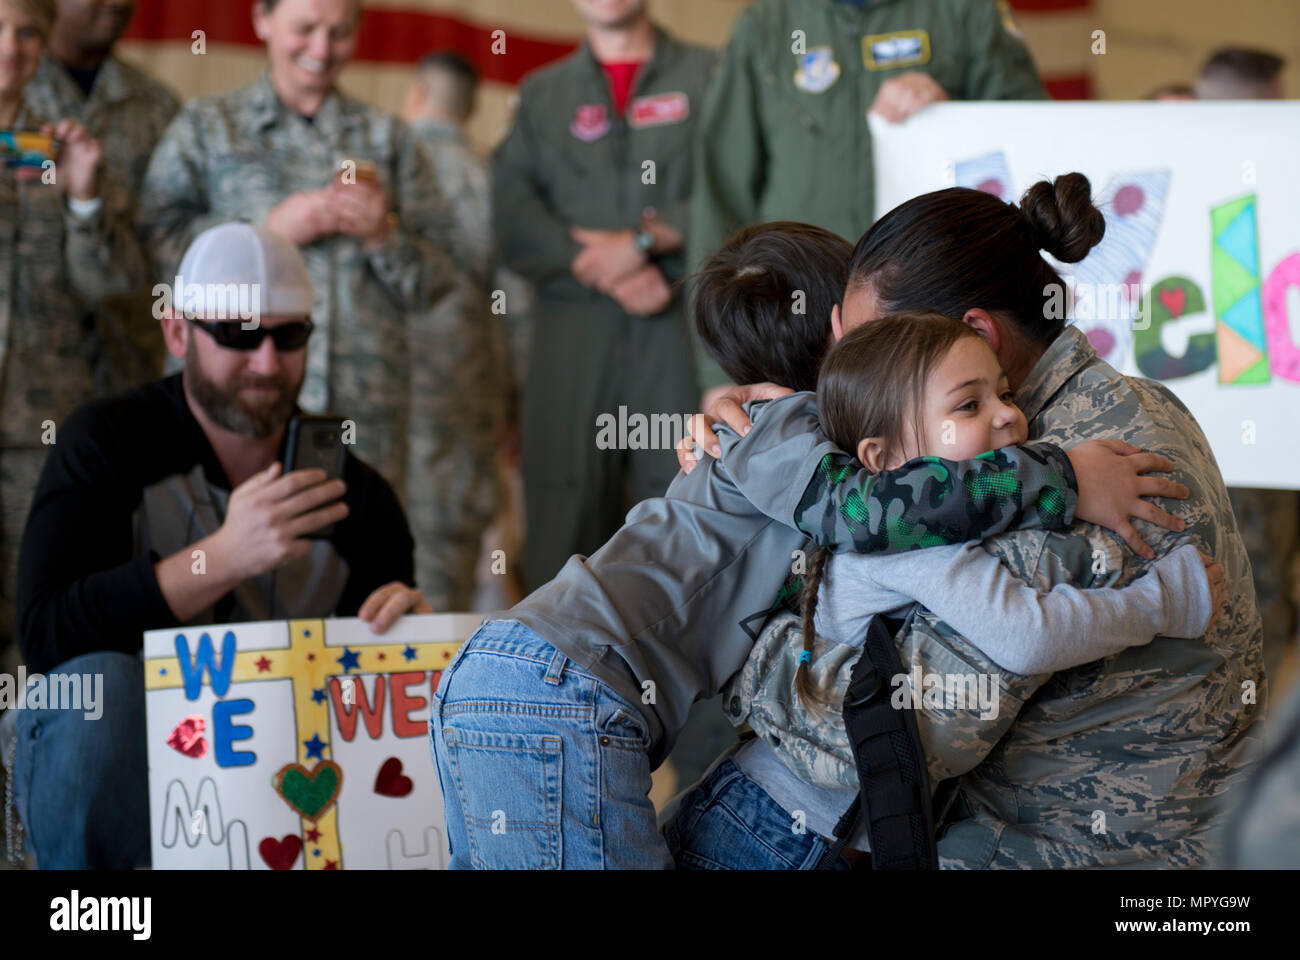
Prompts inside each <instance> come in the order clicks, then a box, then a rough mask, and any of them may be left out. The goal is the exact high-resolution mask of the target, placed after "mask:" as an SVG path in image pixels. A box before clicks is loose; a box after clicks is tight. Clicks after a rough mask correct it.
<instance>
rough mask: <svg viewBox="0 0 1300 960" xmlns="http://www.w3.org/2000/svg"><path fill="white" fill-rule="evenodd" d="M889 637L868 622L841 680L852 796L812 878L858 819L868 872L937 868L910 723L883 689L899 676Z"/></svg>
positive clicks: (923, 773) (926, 782)
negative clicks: (853, 767) (867, 844)
mask: <svg viewBox="0 0 1300 960" xmlns="http://www.w3.org/2000/svg"><path fill="white" fill-rule="evenodd" d="M894 633H895V631H894V630H893V629H891V628H890V625H889V623H888V622H887V621H886V620H885V618H883V617H880V616H876V617H872V618H871V622H870V623H869V624H868V626H867V637H866V642H865V644H864V645H863V651H862V656H861V657H859V658H858V662H857V663H856V664H854V666H853V673H852V675H851V676H850V678H849V688H848V691H847V693H846V694H845V697H844V727H845V729H846V730H847V731H848V735H849V745H850V746H851V747H852V749H853V756H854V759H855V761H856V762H857V767H858V784H859V794H858V797H857V799H855V800H854V802H853V805H852V806H851V807H850V808H849V809H848V811H847V812H846V813H845V814H844V816H843V817H841V818H840V821H839V823H837V824H836V825H835V842H834V843H833V844H832V845H831V846H830V847H829V848H828V849H827V850H826V853H825V854H824V855H823V856H822V858H821V860H820V861H818V864H817V867H816V869H818V870H826V869H830V868H831V867H832V866H833V865H834V863H835V861H836V860H837V859H838V858H839V856H840V853H841V852H842V851H843V849H844V846H845V844H846V843H847V842H848V840H849V837H850V836H852V834H853V831H854V830H855V829H856V827H857V824H858V821H859V820H860V819H863V818H865V819H866V821H867V832H868V836H869V838H870V840H871V866H872V869H876V870H937V869H938V868H939V851H938V848H937V846H936V845H935V841H934V829H935V824H934V811H933V808H932V805H931V801H930V774H929V771H928V769H927V768H926V763H925V751H924V749H923V748H922V746H921V736H920V732H919V730H918V728H917V725H916V717H915V716H914V715H913V713H912V711H911V710H910V709H901V710H900V709H895V708H894V707H893V706H892V705H891V704H890V699H891V696H892V692H893V689H892V686H891V684H890V681H891V680H892V678H893V677H895V676H898V675H899V674H903V673H905V671H904V670H903V663H902V660H901V659H900V658H899V656H898V649H897V648H896V647H895V646H894Z"/></svg>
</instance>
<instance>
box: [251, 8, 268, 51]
mask: <svg viewBox="0 0 1300 960" xmlns="http://www.w3.org/2000/svg"><path fill="white" fill-rule="evenodd" d="M253 35H254V36H256V37H257V39H258V40H261V41H262V42H263V43H266V8H265V7H263V6H262V3H261V0H257V2H255V3H254V4H253Z"/></svg>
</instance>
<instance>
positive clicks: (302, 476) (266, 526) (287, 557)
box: [208, 462, 348, 580]
mask: <svg viewBox="0 0 1300 960" xmlns="http://www.w3.org/2000/svg"><path fill="white" fill-rule="evenodd" d="M281 469H282V468H281V466H280V464H279V463H278V462H277V463H273V464H271V467H270V469H268V470H263V471H261V472H260V473H256V474H254V475H253V476H251V477H249V478H248V479H247V480H245V481H244V482H243V483H241V484H240V485H239V486H238V487H236V488H235V489H234V490H232V491H231V493H230V502H229V504H228V506H227V507H226V522H225V523H223V524H222V525H221V529H220V530H218V531H217V532H216V533H215V534H213V536H212V537H211V538H210V539H211V540H212V541H213V543H212V548H213V550H214V551H215V552H216V554H217V556H216V557H215V558H210V559H209V561H208V562H209V565H210V566H216V567H219V568H220V569H223V570H227V569H228V570H230V571H231V572H232V573H234V574H236V575H237V579H238V580H246V579H248V578H249V577H256V576H259V575H260V574H263V573H267V572H269V571H271V570H274V569H276V568H277V567H281V566H283V565H284V564H286V563H288V562H290V561H291V560H297V559H299V558H301V557H305V556H306V555H307V554H308V552H310V550H311V540H309V539H307V538H308V535H309V534H312V533H314V532H315V531H317V530H319V529H320V528H322V527H324V526H327V525H329V524H331V523H337V522H338V521H340V520H342V519H343V518H344V517H346V516H347V515H348V506H347V504H346V503H343V502H342V501H341V500H340V499H339V498H341V497H342V496H343V494H344V492H345V491H346V490H347V486H346V485H345V484H344V483H343V481H342V480H329V479H327V478H326V475H325V471H324V470H320V469H317V468H314V467H313V468H310V469H306V470H294V471H293V472H292V473H287V474H284V475H283V476H281ZM335 501H338V502H335Z"/></svg>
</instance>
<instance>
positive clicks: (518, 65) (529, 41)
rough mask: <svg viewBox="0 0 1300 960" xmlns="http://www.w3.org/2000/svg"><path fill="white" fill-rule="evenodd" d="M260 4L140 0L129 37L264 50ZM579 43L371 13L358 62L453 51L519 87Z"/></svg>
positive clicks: (442, 19) (428, 17) (441, 17)
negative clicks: (255, 14) (499, 40)
mask: <svg viewBox="0 0 1300 960" xmlns="http://www.w3.org/2000/svg"><path fill="white" fill-rule="evenodd" d="M254 2H255V0H219V2H216V3H204V4H202V5H200V6H199V9H198V10H197V11H196V10H195V9H194V8H193V6H191V5H189V4H180V3H176V2H175V0H140V3H139V7H138V9H137V10H136V14H135V19H134V20H132V21H131V26H130V27H129V28H128V30H127V32H126V34H125V37H126V38H127V39H129V40H163V41H174V40H183V41H185V42H186V43H189V42H192V40H193V36H192V35H193V32H194V31H195V30H202V31H203V32H204V37H205V39H206V42H208V43H226V44H237V45H241V46H254V47H260V46H261V45H262V41H260V40H258V39H257V35H256V34H254V33H253V19H252V8H253V3H254ZM496 29H503V30H505V34H506V36H505V42H506V52H505V53H504V54H494V53H493V52H492V44H493V37H492V34H493V32H494V30H496ZM576 46H577V44H576V43H557V42H555V41H553V40H541V39H538V38H536V37H530V36H528V35H527V34H521V33H519V32H518V31H516V30H513V29H508V30H506V29H505V28H504V27H501V28H496V27H483V26H479V25H478V24H473V23H469V22H468V21H465V20H461V19H459V18H457V17H451V16H447V15H445V14H438V13H427V12H423V11H417V10H390V9H379V10H371V9H367V10H366V15H365V19H364V20H363V22H362V26H361V36H360V37H359V39H358V42H357V52H356V56H355V59H357V60H365V61H370V62H374V63H414V62H415V61H416V60H418V59H419V58H420V57H422V56H423V55H424V54H426V53H428V52H430V51H431V50H442V49H453V50H457V51H459V52H460V53H461V54H463V55H464V56H465V57H467V58H468V59H469V60H470V62H471V63H473V64H474V66H475V67H476V68H477V69H478V71H479V73H480V74H481V75H482V77H483V78H484V79H485V80H496V81H499V82H501V83H509V84H517V83H518V82H519V81H520V80H521V79H522V78H523V76H524V75H525V74H527V73H528V72H530V71H532V70H535V69H537V68H538V67H541V66H545V65H546V64H548V63H550V62H552V61H554V60H558V59H559V58H560V57H563V56H565V55H567V54H569V53H571V52H572V51H573V50H574V48H575V47H576Z"/></svg>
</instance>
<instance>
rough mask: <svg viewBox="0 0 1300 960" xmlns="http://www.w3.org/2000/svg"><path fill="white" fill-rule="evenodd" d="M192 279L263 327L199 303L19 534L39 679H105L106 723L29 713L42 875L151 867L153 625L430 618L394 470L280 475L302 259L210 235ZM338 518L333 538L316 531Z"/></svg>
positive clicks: (302, 319) (48, 484)
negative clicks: (149, 649) (240, 304)
mask: <svg viewBox="0 0 1300 960" xmlns="http://www.w3.org/2000/svg"><path fill="white" fill-rule="evenodd" d="M180 276H181V277H182V278H184V284H185V289H186V290H194V289H195V288H194V286H193V285H194V284H200V285H201V289H204V290H217V289H224V290H232V289H236V288H235V287H230V286H228V285H230V284H240V285H248V286H244V287H242V288H240V289H241V290H242V292H243V294H244V298H245V299H244V303H246V304H248V305H250V306H251V305H252V304H254V303H255V304H256V305H257V307H258V308H259V315H258V319H257V323H256V324H248V323H242V322H241V320H240V318H238V317H234V318H231V319H213V318H212V316H211V315H210V314H211V313H212V312H213V311H207V313H208V314H209V315H207V316H193V315H188V316H187V315H185V314H183V313H181V312H180V311H179V308H180V307H182V306H186V305H188V303H189V301H188V299H187V301H186V303H177V304H176V305H175V307H176V308H177V309H173V310H168V311H167V312H166V313H165V314H164V316H163V319H162V325H163V333H164V335H165V337H166V340H167V347H168V349H169V350H170V351H171V352H172V354H173V355H175V356H176V357H180V358H183V359H184V369H183V371H182V372H181V373H180V374H177V375H175V376H171V377H167V378H166V379H163V380H160V381H158V382H157V383H154V384H151V385H149V386H147V387H143V388H141V389H139V390H134V391H132V392H130V393H127V394H125V395H123V396H120V397H117V398H114V399H111V400H104V401H97V402H95V403H91V404H88V405H86V406H84V407H82V408H81V409H80V410H78V411H77V412H76V413H75V414H73V416H72V417H71V418H69V420H68V421H67V423H66V424H59V425H58V428H57V429H58V433H57V442H56V443H55V445H54V446H53V447H52V448H51V451H50V455H49V457H48V459H47V460H46V463H45V469H44V472H43V473H42V475H41V480H40V484H39V485H38V487H37V489H36V497H35V502H34V504H33V507H32V511H31V515H30V517H29V519H28V521H27V527H26V530H25V532H24V536H23V543H22V552H21V561H20V564H19V589H18V628H19V629H18V632H19V636H20V639H21V643H22V650H23V654H24V656H25V659H26V663H27V667H28V670H29V672H40V673H55V674H73V673H76V674H83V675H85V674H91V675H94V674H100V675H102V676H103V688H102V694H101V698H100V699H101V701H102V709H103V714H102V716H101V717H98V718H97V719H91V718H87V716H86V715H85V712H84V711H78V710H20V711H18V713H19V717H18V746H17V751H16V756H15V763H14V785H15V788H16V796H17V801H18V812H19V815H20V816H21V817H22V819H23V822H24V823H25V825H26V827H27V845H28V848H29V849H30V850H31V852H32V853H33V854H34V856H35V858H36V862H37V866H38V867H41V868H51V867H59V868H110V869H111V868H129V867H135V866H141V865H145V864H147V863H148V861H149V800H148V792H147V791H148V773H147V768H146V759H145V757H146V751H145V708H144V672H143V666H142V661H141V657H142V653H141V648H142V638H141V634H142V633H143V632H144V631H145V630H151V629H156V628H171V627H179V626H181V625H183V624H206V623H233V622H238V621H249V620H283V619H290V618H302V617H326V616H331V615H334V616H360V617H361V618H362V619H363V620H367V621H369V622H370V624H371V629H372V630H374V631H376V632H380V631H383V630H386V629H387V628H388V627H389V625H391V624H392V622H393V621H394V620H395V619H396V618H397V617H398V616H400V615H401V614H402V613H405V612H408V611H414V612H417V613H429V612H432V611H431V609H430V607H429V606H428V604H427V603H425V602H424V598H423V597H422V596H421V595H420V594H419V593H418V592H417V591H416V590H415V589H414V587H413V586H412V584H413V583H414V580H413V576H414V574H413V551H414V544H413V542H412V540H411V534H410V531H409V529H408V528H407V524H406V517H405V515H404V514H403V512H402V508H401V506H400V504H399V503H398V501H397V497H396V496H395V495H394V493H393V491H392V488H390V487H389V485H388V484H387V482H385V481H384V480H383V478H381V477H380V476H379V474H378V473H376V472H375V471H374V470H373V469H371V468H370V467H369V466H367V465H366V464H364V463H362V462H361V461H360V460H358V459H357V458H356V457H354V456H352V455H351V453H348V454H347V456H346V465H345V467H344V470H343V476H342V479H341V480H339V479H335V480H328V481H327V480H326V477H325V473H324V472H323V471H321V470H316V469H312V470H296V471H293V472H290V473H284V472H283V466H282V464H280V463H279V462H278V457H279V456H280V451H281V446H282V442H283V440H284V435H285V428H286V426H287V424H288V423H289V420H290V419H291V418H292V417H293V415H294V414H295V413H296V412H297V396H298V390H299V388H300V387H301V386H302V381H303V375H304V371H305V368H306V358H307V349H306V348H307V340H308V338H309V336H310V335H311V329H312V327H311V321H310V319H309V314H310V313H311V306H312V288H311V280H310V279H309V277H308V274H307V268H306V266H305V265H304V263H303V260H302V257H301V256H300V255H299V253H298V250H297V248H296V247H295V246H294V245H293V244H292V243H290V242H289V241H287V240H284V239H282V238H280V237H277V236H276V235H274V234H272V233H270V232H269V231H267V230H265V229H263V228H261V227H255V226H252V225H250V224H246V223H229V224H224V225H222V226H219V227H215V228H213V229H211V230H208V231H206V232H204V233H202V234H200V235H199V236H198V237H197V238H195V240H194V242H193V244H192V245H191V246H190V248H189V250H188V251H187V252H186V254H185V258H184V260H183V261H182V263H181V267H180ZM254 284H255V285H256V286H255V287H254V286H252V285H254ZM249 291H252V293H253V296H252V297H251V298H250V297H249V296H248V293H249ZM204 302H205V303H208V304H212V303H213V302H214V300H212V299H206V300H204ZM225 302H230V301H229V300H228V299H227V300H226V301H225ZM224 312H225V311H221V313H224ZM246 315H247V314H246ZM246 327H247V329H246ZM339 412H340V413H341V414H342V415H344V416H346V414H347V411H339ZM358 429H365V424H360V425H359V426H358ZM329 524H334V525H335V526H334V528H333V533H331V534H330V535H329V536H328V537H327V538H311V537H310V535H311V534H312V533H313V532H315V531H318V530H321V528H323V527H326V526H327V525H329ZM198 551H202V552H201V553H200V552H198Z"/></svg>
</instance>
